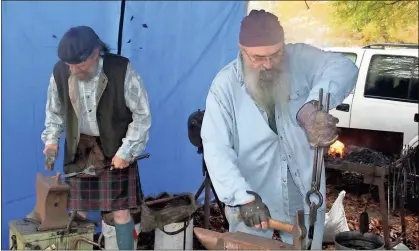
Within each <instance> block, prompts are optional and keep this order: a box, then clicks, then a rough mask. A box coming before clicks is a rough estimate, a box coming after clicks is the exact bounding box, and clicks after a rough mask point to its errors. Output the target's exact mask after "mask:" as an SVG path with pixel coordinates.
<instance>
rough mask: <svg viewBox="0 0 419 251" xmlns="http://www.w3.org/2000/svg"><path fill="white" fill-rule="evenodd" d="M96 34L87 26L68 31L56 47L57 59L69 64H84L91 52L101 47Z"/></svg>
mask: <svg viewBox="0 0 419 251" xmlns="http://www.w3.org/2000/svg"><path fill="white" fill-rule="evenodd" d="M101 43H102V42H101V41H100V39H99V36H98V35H97V34H96V32H95V31H94V30H93V29H92V28H90V27H88V26H77V27H73V28H71V29H70V30H68V31H67V32H66V33H65V34H64V36H63V37H62V38H61V41H60V44H59V45H58V57H59V58H60V59H61V60H63V61H64V62H66V63H69V64H80V63H82V62H84V61H85V60H86V59H87V58H88V57H89V56H90V55H92V53H93V50H94V49H95V48H96V47H97V46H99V45H101Z"/></svg>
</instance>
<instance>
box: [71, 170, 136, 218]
mask: <svg viewBox="0 0 419 251" xmlns="http://www.w3.org/2000/svg"><path fill="white" fill-rule="evenodd" d="M66 182H67V184H68V185H69V186H70V193H69V198H68V206H69V209H70V210H75V211H116V210H123V209H132V208H137V207H138V206H139V205H140V203H141V200H142V196H141V194H142V191H141V183H140V177H139V172H138V164H137V163H136V162H135V163H133V164H131V165H130V166H129V167H127V168H124V169H114V170H110V169H109V168H107V169H106V170H104V172H103V173H102V174H101V176H99V177H94V178H79V177H70V178H67V179H66Z"/></svg>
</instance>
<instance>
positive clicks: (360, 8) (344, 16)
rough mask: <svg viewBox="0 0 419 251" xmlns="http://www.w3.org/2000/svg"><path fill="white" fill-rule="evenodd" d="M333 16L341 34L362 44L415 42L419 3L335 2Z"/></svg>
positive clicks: (397, 1)
mask: <svg viewBox="0 0 419 251" xmlns="http://www.w3.org/2000/svg"><path fill="white" fill-rule="evenodd" d="M332 5H333V6H334V8H335V12H334V13H333V16H334V17H335V18H336V19H335V25H337V28H338V29H339V30H340V31H341V32H342V34H349V35H350V37H351V38H353V39H355V40H358V41H359V42H360V43H361V44H366V43H373V42H392V43H394V42H399V43H401V42H408V43H417V42H418V1H417V0H416V1H415V0H413V1H412V0H410V1H403V0H393V1H335V2H333V3H332Z"/></svg>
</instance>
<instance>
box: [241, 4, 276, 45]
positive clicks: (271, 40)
mask: <svg viewBox="0 0 419 251" xmlns="http://www.w3.org/2000/svg"><path fill="white" fill-rule="evenodd" d="M283 41H284V29H283V28H282V26H281V24H280V23H279V21H278V17H277V16H275V15H274V14H272V13H270V12H266V11H265V10H252V11H251V12H250V13H249V15H248V16H246V17H245V18H244V19H243V21H242V23H241V27H240V44H241V45H243V46H246V47H258V46H269V45H274V44H278V43H280V42H283Z"/></svg>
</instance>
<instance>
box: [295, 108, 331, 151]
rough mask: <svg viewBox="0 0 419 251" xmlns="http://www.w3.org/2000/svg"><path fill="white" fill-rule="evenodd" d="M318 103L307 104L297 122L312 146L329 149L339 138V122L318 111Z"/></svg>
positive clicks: (301, 110)
mask: <svg viewBox="0 0 419 251" xmlns="http://www.w3.org/2000/svg"><path fill="white" fill-rule="evenodd" d="M317 107H318V101H312V102H309V103H307V104H305V105H304V106H303V107H302V108H301V109H300V111H299V112H298V113H297V121H298V123H300V124H301V126H302V127H303V128H304V130H305V132H306V134H307V137H308V141H309V143H310V145H311V146H318V147H328V146H330V145H331V144H333V143H334V142H335V141H336V140H337V138H338V129H337V127H336V124H337V123H338V122H339V120H338V119H337V118H335V117H333V116H332V115H330V114H328V113H325V112H324V111H322V110H320V111H319V110H318V108H317Z"/></svg>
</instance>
